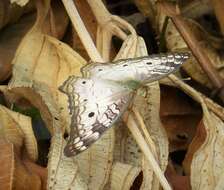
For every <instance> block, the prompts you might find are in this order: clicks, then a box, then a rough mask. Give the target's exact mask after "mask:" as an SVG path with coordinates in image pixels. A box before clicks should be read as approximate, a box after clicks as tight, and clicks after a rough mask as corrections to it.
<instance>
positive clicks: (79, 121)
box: [59, 53, 189, 156]
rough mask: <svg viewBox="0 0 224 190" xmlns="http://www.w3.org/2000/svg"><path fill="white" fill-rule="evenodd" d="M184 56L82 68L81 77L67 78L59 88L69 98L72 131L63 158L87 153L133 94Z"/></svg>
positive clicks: (175, 67)
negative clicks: (83, 152)
mask: <svg viewBox="0 0 224 190" xmlns="http://www.w3.org/2000/svg"><path fill="white" fill-rule="evenodd" d="M188 57H189V56H188V55H187V54H186V53H176V54H166V55H165V54H163V55H159V56H158V55H153V56H148V57H141V58H135V59H128V60H119V61H116V62H113V63H107V64H102V63H93V64H91V65H87V66H85V67H84V68H82V73H83V77H75V76H70V77H69V78H68V79H67V80H66V81H65V82H64V84H63V85H62V86H61V87H60V88H59V89H60V90H61V91H62V92H63V93H65V94H66V95H67V96H68V105H69V106H68V107H69V111H70V114H71V130H70V137H69V140H68V143H67V145H66V147H65V151H64V152H65V155H66V156H74V155H77V154H79V153H80V152H82V151H84V150H86V149H87V148H88V147H89V146H90V145H91V144H92V143H94V142H95V141H96V140H97V139H99V138H100V136H101V135H102V134H103V133H104V132H105V131H106V130H107V129H108V128H110V127H111V126H112V125H113V124H114V123H115V122H116V121H117V120H118V119H119V118H120V116H121V115H122V114H123V113H124V112H125V110H126V109H127V107H128V106H129V104H130V102H131V100H132V98H133V93H134V90H136V89H138V88H139V87H140V86H141V85H144V84H146V83H148V82H152V81H155V80H159V79H161V78H163V77H165V76H167V75H168V74H170V73H172V72H173V71H175V70H176V69H178V68H179V67H180V65H181V64H182V63H183V62H184V61H185V60H186V59H187V58H188Z"/></svg>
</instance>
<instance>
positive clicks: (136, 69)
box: [82, 53, 189, 83]
mask: <svg viewBox="0 0 224 190" xmlns="http://www.w3.org/2000/svg"><path fill="white" fill-rule="evenodd" d="M188 58H189V54H188V53H169V54H157V55H150V56H147V57H139V58H134V59H127V60H118V61H116V62H112V63H107V64H101V63H94V64H91V65H87V66H86V67H84V68H83V69H82V72H83V73H84V76H87V77H90V76H91V77H96V78H102V79H106V80H114V81H130V80H132V81H137V82H139V83H148V82H152V81H155V80H159V79H161V78H164V77H166V76H167V75H169V74H170V73H172V72H175V71H176V70H177V69H178V68H179V67H180V66H181V65H182V64H183V63H184V62H185V61H186V60H187V59H188Z"/></svg>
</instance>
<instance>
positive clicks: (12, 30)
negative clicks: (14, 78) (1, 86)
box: [0, 14, 35, 81]
mask: <svg viewBox="0 0 224 190" xmlns="http://www.w3.org/2000/svg"><path fill="white" fill-rule="evenodd" d="M34 20H35V14H29V15H26V16H25V17H22V18H21V19H20V20H19V21H18V22H17V23H15V24H13V25H10V26H8V27H6V28H5V29H4V30H2V31H1V32H0V67H1V69H0V81H3V80H5V79H7V78H8V77H9V75H10V74H11V70H12V65H11V61H12V59H13V57H14V55H15V51H16V49H17V47H18V45H19V43H20V41H21V39H22V38H23V37H24V35H25V34H26V32H27V31H28V30H29V29H30V27H31V26H32V25H33V23H34Z"/></svg>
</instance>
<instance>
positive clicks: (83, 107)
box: [60, 76, 132, 156]
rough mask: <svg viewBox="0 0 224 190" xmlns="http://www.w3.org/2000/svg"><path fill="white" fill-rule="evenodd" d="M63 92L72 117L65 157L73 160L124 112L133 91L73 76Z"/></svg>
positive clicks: (101, 81)
mask: <svg viewBox="0 0 224 190" xmlns="http://www.w3.org/2000/svg"><path fill="white" fill-rule="evenodd" d="M60 90H61V91H62V92H64V93H66V94H67V95H68V101H69V110H70V114H71V115H72V117H71V118H72V119H71V131H70V137H69V140H68V143H67V145H66V147H65V150H64V152H65V155H66V156H74V155H77V154H78V153H80V152H82V151H84V150H85V149H87V148H88V147H89V146H90V145H91V144H92V143H94V142H95V141H96V140H97V139H99V137H100V136H101V135H102V133H104V132H105V131H106V130H107V129H108V128H110V127H111V126H112V125H113V124H114V122H115V121H117V119H118V118H119V117H120V116H121V115H122V113H123V112H124V111H125V109H126V108H127V106H128V105H129V102H130V100H131V98H132V91H131V90H130V89H129V88H128V87H126V86H122V85H120V84H119V83H115V82H111V81H107V80H99V79H87V78H77V77H74V76H71V77H69V78H68V80H66V81H65V82H64V84H63V85H62V87H60Z"/></svg>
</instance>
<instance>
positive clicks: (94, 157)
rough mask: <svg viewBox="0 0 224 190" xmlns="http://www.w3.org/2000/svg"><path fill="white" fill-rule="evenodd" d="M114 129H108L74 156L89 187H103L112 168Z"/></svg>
mask: <svg viewBox="0 0 224 190" xmlns="http://www.w3.org/2000/svg"><path fill="white" fill-rule="evenodd" d="M114 138H115V137H114V130H111V129H110V130H108V131H107V132H106V133H105V134H104V135H103V136H102V137H101V138H100V139H99V140H98V141H97V142H95V143H94V144H93V145H92V146H91V147H90V148H89V149H88V150H86V151H85V152H83V153H82V154H80V155H78V156H77V157H75V160H76V161H77V164H78V166H79V170H78V172H79V173H81V174H82V176H83V177H84V180H85V182H86V184H87V185H88V187H89V189H103V188H104V186H105V185H106V183H107V182H108V179H109V175H110V172H111V168H112V161H113V150H114Z"/></svg>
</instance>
